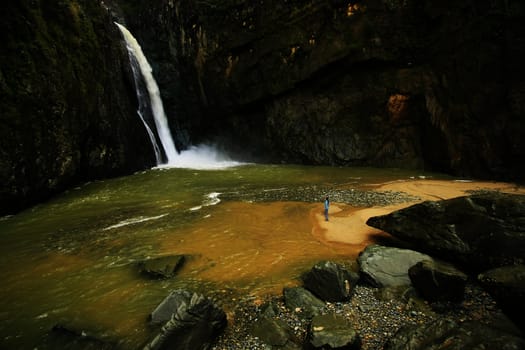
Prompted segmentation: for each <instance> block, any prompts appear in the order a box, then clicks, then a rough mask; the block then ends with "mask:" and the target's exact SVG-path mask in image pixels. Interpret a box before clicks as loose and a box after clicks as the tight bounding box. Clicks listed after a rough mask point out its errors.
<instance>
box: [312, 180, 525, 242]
mask: <svg viewBox="0 0 525 350" xmlns="http://www.w3.org/2000/svg"><path fill="white" fill-rule="evenodd" d="M469 190H497V191H501V192H506V193H514V194H525V189H524V188H523V187H519V186H517V185H515V184H510V183H502V182H480V181H472V182H463V181H444V180H407V181H395V182H391V183H388V184H385V185H382V186H380V187H378V188H377V191H396V192H405V193H407V194H410V195H413V196H417V197H419V198H421V200H416V201H413V202H407V203H402V204H396V205H391V206H386V207H371V208H364V209H363V208H359V207H351V206H349V205H346V204H342V203H332V205H331V206H330V211H329V215H330V221H328V222H327V221H325V220H324V213H323V208H322V205H320V206H319V207H318V208H315V209H312V211H311V213H310V217H311V220H312V221H313V222H314V225H313V229H312V230H313V232H312V233H313V235H314V236H316V237H317V238H318V239H320V240H321V241H322V242H324V243H327V244H330V243H332V244H350V245H355V246H362V247H363V248H364V247H365V246H366V245H368V244H370V243H372V242H375V241H377V240H378V239H381V238H382V237H388V234H386V233H385V232H382V231H381V230H378V229H375V228H373V227H370V226H368V225H366V221H367V220H368V218H370V217H372V216H378V215H384V214H388V213H391V212H393V211H395V210H398V209H402V208H405V207H408V206H410V205H413V204H416V203H420V202H422V201H425V200H441V199H449V198H454V197H460V196H464V195H467V194H468V193H467V192H466V191H469Z"/></svg>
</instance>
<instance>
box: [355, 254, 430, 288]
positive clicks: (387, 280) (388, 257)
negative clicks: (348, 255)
mask: <svg viewBox="0 0 525 350" xmlns="http://www.w3.org/2000/svg"><path fill="white" fill-rule="evenodd" d="M423 260H432V258H431V257H430V256H428V255H425V254H422V253H419V252H416V251H413V250H409V249H400V248H392V247H383V246H380V245H370V246H368V247H366V248H365V250H363V251H362V252H361V253H360V254H359V257H358V259H357V262H358V263H359V269H360V273H361V276H362V278H363V279H364V280H365V281H366V282H368V283H370V284H371V285H373V286H375V287H391V286H402V285H410V284H411V281H410V278H409V276H408V270H409V269H410V267H412V266H414V265H415V264H417V263H418V262H420V261H423Z"/></svg>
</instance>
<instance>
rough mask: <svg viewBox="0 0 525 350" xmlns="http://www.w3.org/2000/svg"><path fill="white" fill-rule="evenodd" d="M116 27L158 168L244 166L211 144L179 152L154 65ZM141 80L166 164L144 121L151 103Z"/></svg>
mask: <svg viewBox="0 0 525 350" xmlns="http://www.w3.org/2000/svg"><path fill="white" fill-rule="evenodd" d="M115 24H116V25H117V26H118V28H119V29H120V31H121V32H122V35H123V36H124V40H125V41H126V46H127V49H128V53H129V59H130V62H131V68H132V70H133V76H134V78H135V83H136V85H137V98H138V100H139V110H138V111H137V113H138V115H139V116H140V119H141V120H142V122H143V123H144V125H145V127H146V130H147V132H148V135H149V137H150V140H151V143H152V144H153V148H154V150H155V156H156V158H157V166H158V167H170V168H192V169H221V168H228V167H232V166H237V165H239V164H241V163H239V162H236V161H232V160H231V159H230V158H229V157H228V156H227V155H225V154H222V153H221V152H219V151H218V150H217V149H216V148H214V147H212V146H209V145H198V146H190V147H189V149H187V150H183V151H181V152H180V154H179V153H177V150H176V149H175V145H174V143H173V139H172V137H171V133H170V129H169V126H168V121H167V119H166V114H165V113H164V107H163V105H162V99H161V98H160V92H159V87H158V85H157V82H156V81H155V78H153V75H152V73H151V71H152V69H151V66H150V65H149V63H148V60H147V59H146V56H144V53H143V52H142V49H141V47H140V45H139V43H138V42H137V40H136V39H135V38H134V37H133V35H132V34H131V33H130V32H129V31H128V30H127V29H126V28H125V27H124V26H122V25H121V24H119V23H116V22H115ZM141 78H142V79H143V80H144V82H145V84H146V89H147V90H148V94H149V99H150V102H151V111H152V114H153V117H154V120H155V127H156V128H157V132H158V134H159V138H160V141H161V143H162V147H163V148H164V152H165V153H166V158H167V162H166V163H163V162H162V154H161V151H160V148H159V146H158V145H157V142H156V138H155V134H154V133H153V131H152V130H151V129H150V127H149V126H148V124H147V123H146V121H145V119H144V114H143V113H144V112H145V110H146V108H147V101H146V99H145V96H144V95H143V94H142V92H141V89H139V88H138V87H139V86H140V82H141Z"/></svg>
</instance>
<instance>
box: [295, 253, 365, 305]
mask: <svg viewBox="0 0 525 350" xmlns="http://www.w3.org/2000/svg"><path fill="white" fill-rule="evenodd" d="M358 279H359V276H357V275H356V274H354V273H352V272H350V271H348V270H346V269H345V268H344V267H343V266H341V265H339V264H336V263H334V262H332V261H321V262H319V263H317V264H315V265H314V266H313V267H312V269H311V270H310V271H308V272H306V273H305V274H304V275H303V276H302V280H303V283H304V287H305V288H306V289H308V290H309V291H311V292H312V293H314V294H315V295H316V296H318V297H319V298H320V299H322V300H324V301H331V302H335V301H345V300H348V299H349V298H350V296H351V295H352V290H353V288H354V286H355V284H356V283H357V280H358Z"/></svg>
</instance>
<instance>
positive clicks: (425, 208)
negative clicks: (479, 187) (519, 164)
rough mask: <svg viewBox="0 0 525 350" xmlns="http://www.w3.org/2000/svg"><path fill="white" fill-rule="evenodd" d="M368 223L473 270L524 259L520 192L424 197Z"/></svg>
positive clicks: (524, 211)
mask: <svg viewBox="0 0 525 350" xmlns="http://www.w3.org/2000/svg"><path fill="white" fill-rule="evenodd" d="M367 225H369V226H372V227H375V228H378V229H381V230H383V231H386V232H388V233H390V234H392V235H394V236H395V237H398V238H400V239H402V240H404V241H407V242H409V243H410V244H412V245H413V246H415V247H417V249H418V250H420V251H422V252H425V253H428V254H432V255H433V256H436V257H439V258H441V259H443V260H446V261H449V262H453V263H454V264H457V265H458V266H460V267H466V268H468V269H470V270H473V271H474V272H476V273H479V272H481V271H484V270H487V269H490V268H494V267H499V266H505V265H515V264H525V195H515V194H504V193H496V192H492V193H483V194H476V195H471V196H464V197H458V198H452V199H448V200H442V201H435V202H432V201H427V202H423V203H419V204H415V205H413V206H411V207H408V208H405V209H401V210H398V211H395V212H393V213H390V214H388V215H383V216H376V217H371V218H370V219H368V221H367Z"/></svg>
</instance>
